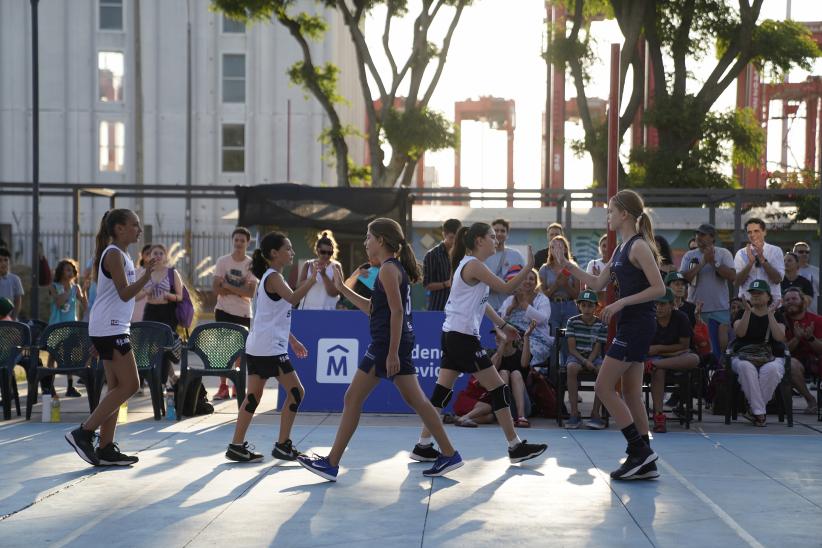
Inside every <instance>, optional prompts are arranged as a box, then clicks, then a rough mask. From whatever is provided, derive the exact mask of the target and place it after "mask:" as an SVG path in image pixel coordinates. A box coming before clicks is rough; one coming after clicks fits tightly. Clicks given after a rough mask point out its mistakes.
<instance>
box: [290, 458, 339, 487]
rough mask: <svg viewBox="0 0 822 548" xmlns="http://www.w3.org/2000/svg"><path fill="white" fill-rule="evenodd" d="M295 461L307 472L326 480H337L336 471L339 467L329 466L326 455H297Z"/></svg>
mask: <svg viewBox="0 0 822 548" xmlns="http://www.w3.org/2000/svg"><path fill="white" fill-rule="evenodd" d="M297 462H299V463H300V466H302V467H303V468H305V469H306V470H308V471H309V472H314V473H315V474H317V475H318V476H320V477H321V478H323V479H327V480H328V481H337V473H338V472H339V471H340V467H339V466H331V463H330V462H328V457H321V456H319V455H314V456H313V457H309V456H308V455H299V456H298V457H297Z"/></svg>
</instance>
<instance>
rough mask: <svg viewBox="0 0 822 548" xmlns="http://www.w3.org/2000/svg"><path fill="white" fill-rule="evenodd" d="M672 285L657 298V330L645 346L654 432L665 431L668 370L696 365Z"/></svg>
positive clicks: (687, 325) (688, 330)
mask: <svg viewBox="0 0 822 548" xmlns="http://www.w3.org/2000/svg"><path fill="white" fill-rule="evenodd" d="M673 303H674V294H673V291H672V290H671V288H670V287H669V288H668V289H666V290H665V295H663V296H662V297H660V298H659V299H657V301H656V334H655V335H654V338H653V339H652V340H651V346H650V347H649V348H648V360H647V361H646V362H645V372H646V373H648V374H650V375H651V397H652V399H653V409H654V432H656V433H664V432H667V427H666V425H665V421H666V420H667V419H666V417H665V413H664V412H663V411H662V403H663V402H662V400H663V396H664V395H665V382H666V377H667V374H668V372H669V371H672V372H673V371H686V370H688V369H695V368H697V367H699V356H697V355H696V354H695V353H694V352H692V351H691V337H692V336H693V328H692V327H691V325H690V322H689V320H688V316H686V315H685V313H684V312H681V311H679V310H675V309H674V306H673Z"/></svg>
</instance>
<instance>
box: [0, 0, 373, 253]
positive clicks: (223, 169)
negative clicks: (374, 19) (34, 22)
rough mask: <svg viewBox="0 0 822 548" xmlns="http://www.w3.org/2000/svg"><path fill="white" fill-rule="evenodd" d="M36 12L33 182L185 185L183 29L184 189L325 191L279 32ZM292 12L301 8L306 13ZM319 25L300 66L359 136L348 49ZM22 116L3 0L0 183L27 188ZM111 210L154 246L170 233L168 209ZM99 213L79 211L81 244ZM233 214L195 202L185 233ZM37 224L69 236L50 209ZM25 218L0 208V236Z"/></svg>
mask: <svg viewBox="0 0 822 548" xmlns="http://www.w3.org/2000/svg"><path fill="white" fill-rule="evenodd" d="M39 6H40V7H39V33H40V40H39V47H40V56H39V57H40V111H41V114H40V179H41V181H42V182H68V183H103V184H106V185H109V186H110V187H112V188H115V187H116V186H117V185H118V184H139V183H143V184H168V185H184V184H185V181H186V171H185V169H186V114H187V106H186V74H187V70H186V43H187V39H186V35H187V33H186V29H187V21H188V20H190V22H191V58H192V68H191V72H192V135H193V138H192V165H193V169H192V184H195V185H234V184H241V185H244V184H261V183H274V182H284V181H287V180H290V181H292V182H300V183H305V184H311V185H319V184H327V185H335V184H336V177H335V172H334V168H333V166H331V165H330V160H329V152H330V150H329V148H330V147H327V146H324V145H322V144H320V143H319V142H318V137H319V135H320V133H321V132H322V130H323V129H325V128H326V127H328V122H327V118H326V116H325V114H324V112H323V110H322V108H321V107H320V105H319V103H318V102H317V101H316V100H315V99H314V98H313V97H308V98H307V97H306V94H304V93H303V91H302V90H301V89H300V88H298V87H297V86H294V85H292V84H291V83H290V82H289V79H288V76H287V74H286V72H287V69H288V68H289V67H290V66H291V65H292V64H293V63H295V62H296V61H298V60H301V59H302V56H301V54H300V50H299V49H298V46H297V43H296V41H295V40H294V38H293V37H292V36H291V35H290V34H289V33H288V32H287V31H286V30H285V28H284V27H282V26H281V25H280V24H279V23H264V24H263V23H257V24H254V25H253V26H251V27H249V28H247V29H246V28H245V27H244V26H243V25H242V24H238V23H236V22H233V21H231V20H226V19H224V18H223V16H222V15H221V14H219V13H215V12H213V11H211V10H210V9H209V6H210V2H209V1H208V0H71V1H70V2H69V1H65V0H41V1H40V4H39ZM303 6H304V7H305V8H306V9H310V10H313V9H315V3H314V2H310V1H308V0H305V1H304V2H303ZM138 14H139V15H138ZM324 15H325V18H326V20H327V21H328V24H329V29H328V32H327V33H326V35H325V38H324V40H323V41H322V42H318V43H316V44H314V45H313V46H312V54H313V57H314V59H313V60H314V62H315V64H316V65H318V66H319V65H322V64H324V63H326V62H332V63H335V64H336V65H337V66H338V67H340V70H341V73H340V83H339V87H340V92H341V94H342V95H343V96H344V97H347V98H349V99H351V105H340V106H339V109H340V113H341V116H342V118H343V123H344V124H350V125H353V126H355V127H358V128H363V126H364V120H365V114H364V108H363V106H362V96H361V93H360V85H359V82H358V79H357V71H356V65H355V61H356V60H355V54H354V48H353V46H352V45H351V41H350V38H349V35H348V33H347V30H346V28H345V27H344V25H343V23H342V20H341V17H340V16H339V15H338V12H336V11H333V10H328V11H326V12H325V13H324ZM138 19H139V25H138V22H137V21H138ZM139 93H141V95H139ZM141 102H142V108H140V103H141ZM31 107H32V102H31V9H30V3H29V2H28V1H25V0H14V1H12V0H3V1H2V2H0V184H1V183H2V181H14V182H25V181H31V178H32V173H31V170H32V165H31V164H32V161H31V138H32V137H31V112H32V108H31ZM289 111H290V116H289ZM289 118H290V124H289ZM140 126H142V136H143V137H142V139H140V138H139V135H140ZM289 126H290V131H289V129H288V128H289ZM350 147H351V156H352V158H362V157H363V142H362V140H361V139H352V141H351V142H350ZM288 150H290V158H289V157H288V156H289V155H288V154H287V151H288ZM121 204H122V205H123V206H124V207H133V208H135V209H137V210H138V211H140V212H141V213H142V217H143V219H144V223H145V224H148V225H152V227H153V230H154V233H155V234H157V233H161V232H162V233H165V232H178V231H182V230H183V228H184V219H183V213H182V211H183V203H182V201H180V200H169V199H166V200H161V199H157V198H146V199H144V200H143V201H142V203H141V202H140V201H139V200H130V199H123V200H122V201H121V202H119V203H118V205H121ZM106 206H107V202H106V200H100V199H97V200H84V201H83V203H82V205H81V210H82V218H81V228H82V230H83V231H91V230H93V229H94V228H95V225H96V223H97V222H98V220H99V219H100V217H101V216H102V214H103V212H104V211H105V208H106ZM235 208H236V202H235V201H234V200H221V201H205V200H195V201H194V205H193V222H194V225H193V226H194V230H195V231H196V232H214V231H215V230H221V229H223V228H227V227H229V226H231V225H232V224H233V222H232V221H227V220H223V219H222V217H223V216H224V215H225V214H226V213H227V212H230V211H232V210H234V209H235ZM12 212H14V213H15V214H16V217H17V219H18V220H17V221H15V220H14V215H12ZM40 215H41V227H42V230H44V231H56V230H68V229H69V228H70V225H71V217H70V215H71V208H70V207H67V204H66V202H65V201H63V200H57V199H54V198H51V199H44V200H42V201H41V208H40ZM30 219H31V200H30V198H22V197H21V198H16V197H13V198H9V197H7V196H6V197H3V199H2V201H0V223H10V224H12V229H13V230H14V231H15V232H16V233H20V232H21V231H26V230H28V229H29V226H30ZM67 251H70V250H67Z"/></svg>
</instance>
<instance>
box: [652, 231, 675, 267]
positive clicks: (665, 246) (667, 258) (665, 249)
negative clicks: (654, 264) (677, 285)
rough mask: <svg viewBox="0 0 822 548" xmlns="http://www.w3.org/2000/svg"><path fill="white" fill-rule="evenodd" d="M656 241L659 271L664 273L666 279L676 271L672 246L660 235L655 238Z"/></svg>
mask: <svg viewBox="0 0 822 548" xmlns="http://www.w3.org/2000/svg"><path fill="white" fill-rule="evenodd" d="M654 241H655V242H656V248H657V251H659V257H660V262H659V271H660V272H661V273H662V277H663V278H665V275H666V274H668V273H669V272H674V271H676V265H675V264H674V259H673V255H672V254H671V244H669V243H668V240H666V239H665V238H664V237H662V236H660V235H659V234H656V235H655V236H654Z"/></svg>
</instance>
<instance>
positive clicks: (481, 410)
mask: <svg viewBox="0 0 822 548" xmlns="http://www.w3.org/2000/svg"><path fill="white" fill-rule="evenodd" d="M454 414H455V415H456V416H455V417H454V416H451V415H448V414H446V415H444V416H443V422H445V423H448V422H453V423H454V426H462V427H465V428H476V427H477V426H478V425H480V424H491V423H492V422H494V421H495V420H496V419H497V418H496V416H495V415H494V410H493V409H492V407H491V394H489V393H488V392H486V391H485V389H484V388H483V387H482V385H481V384H480V383H479V381H478V380H477V378H476V377H473V376H472V377H471V379H470V380H469V381H468V384H467V385H466V386H465V389H464V390H461V391H460V393H459V394H457V400H456V401H455V402H454Z"/></svg>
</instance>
